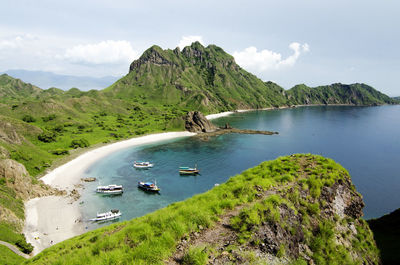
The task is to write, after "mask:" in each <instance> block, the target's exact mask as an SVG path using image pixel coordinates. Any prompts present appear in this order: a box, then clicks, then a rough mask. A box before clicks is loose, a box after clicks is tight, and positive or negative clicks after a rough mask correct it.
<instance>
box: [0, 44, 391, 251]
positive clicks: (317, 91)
mask: <svg viewBox="0 0 400 265" xmlns="http://www.w3.org/2000/svg"><path fill="white" fill-rule="evenodd" d="M331 103H334V104H356V105H379V104H384V103H386V104H392V103H394V101H393V100H392V99H388V98H387V97H386V96H385V95H383V94H381V93H379V92H377V91H376V90H374V89H373V88H371V87H369V86H367V85H364V84H353V85H342V84H334V85H330V86H325V87H317V88H309V87H306V86H304V85H300V86H296V87H294V88H292V89H291V90H288V91H285V90H284V89H282V88H281V87H280V86H279V85H277V84H275V83H272V82H264V81H262V80H260V79H258V78H257V77H256V76H254V75H252V74H251V73H248V72H246V71H245V70H243V69H242V68H241V67H240V66H238V65H237V64H236V63H235V61H234V59H233V57H232V56H231V55H229V54H227V53H225V52H224V51H223V50H222V49H221V48H219V47H217V46H215V45H209V46H207V47H203V46H202V45H201V44H200V43H198V42H197V43H193V44H192V45H191V46H188V47H185V48H184V49H183V50H182V51H180V50H179V48H177V49H174V50H162V49H161V48H160V47H158V46H153V47H151V48H149V49H148V50H147V51H145V52H144V53H143V55H142V56H141V57H140V58H139V59H138V60H135V61H134V62H132V64H131V66H130V71H129V73H128V74H127V75H126V76H124V77H123V78H121V79H120V80H118V81H117V82H115V83H114V84H112V85H111V86H109V87H108V88H106V89H103V90H91V91H81V90H79V89H77V88H71V89H69V90H67V91H64V90H61V89H58V88H50V89H41V88H39V87H36V86H34V85H31V84H29V83H25V82H23V81H22V80H20V79H15V78H12V77H10V76H9V75H7V74H3V75H0V151H1V152H2V153H6V154H7V155H4V156H1V155H0V162H1V163H0V173H1V172H6V171H7V170H9V165H11V166H12V167H13V168H22V167H24V169H21V170H20V171H19V172H23V174H22V175H23V176H24V177H26V179H25V180H24V181H23V182H27V183H29V181H30V180H31V181H32V183H31V184H32V185H34V184H36V182H37V177H38V176H40V174H43V172H45V171H46V170H47V169H49V167H51V165H52V164H53V162H54V161H58V160H60V159H61V158H63V157H66V156H68V155H69V154H70V153H73V152H79V150H81V149H84V148H86V147H88V146H91V145H99V144H104V143H110V142H113V141H118V140H121V139H126V138H132V137H134V136H139V135H143V134H149V133H155V132H165V131H181V130H184V116H185V115H186V114H187V112H189V111H199V110H200V111H203V112H204V113H206V114H209V113H216V112H220V111H227V110H235V109H251V108H265V107H279V106H291V105H297V104H300V105H301V104H331ZM3 151H4V152H3ZM4 160H7V161H8V160H10V161H14V162H15V163H16V164H10V163H11V162H10V161H8V162H7V163H3V162H2V161H4ZM14 162H13V163H14ZM25 169H26V171H24V170H25ZM3 175H4V174H3ZM7 176H8V174H7ZM3 179H4V180H3ZM3 184H7V185H6V187H5V186H4V185H3ZM11 184H13V183H12V180H10V181H8V180H7V179H6V178H5V177H2V175H1V174H0V197H1V198H3V197H4V198H6V197H7V198H6V199H1V198H0V199H1V200H0V210H1V213H2V214H1V215H0V240H3V241H7V242H10V243H13V244H16V242H15V239H16V238H18V240H20V242H22V243H21V245H22V246H24V249H29V247H26V243H23V242H24V239H23V238H21V237H20V236H19V237H18V235H20V232H21V226H20V225H18V224H21V222H22V221H23V220H22V219H23V216H24V215H23V210H24V208H23V203H22V200H23V199H24V198H27V197H23V196H22V195H21V196H20V195H18V194H16V193H15V192H16V189H17V187H15V186H13V185H11ZM1 185H3V186H4V187H3V186H1ZM10 198H17V200H15V201H13V200H11V199H10ZM11 202H12V203H11ZM314 207H315V206H314ZM5 208H7V209H8V210H5V211H3V209H5ZM15 216H16V217H17V218H15ZM10 220H11V221H10ZM4 231H6V232H4ZM3 232H4V233H3ZM135 240H136V239H135ZM96 247H97V246H96ZM0 254H1V253H0Z"/></svg>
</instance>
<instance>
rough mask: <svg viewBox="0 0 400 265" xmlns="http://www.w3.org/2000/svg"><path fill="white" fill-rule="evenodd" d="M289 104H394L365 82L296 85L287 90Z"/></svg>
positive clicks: (393, 101)
mask: <svg viewBox="0 0 400 265" xmlns="http://www.w3.org/2000/svg"><path fill="white" fill-rule="evenodd" d="M287 96H288V102H289V104H291V105H303V104H350V105H381V104H395V103H396V101H395V100H393V99H391V98H390V97H389V96H387V95H385V94H383V93H381V92H379V91H377V90H375V89H374V88H372V87H370V86H368V85H365V84H351V85H343V84H332V85H329V86H319V87H314V88H311V87H308V86H306V85H297V86H294V87H293V88H292V89H290V90H289V91H287Z"/></svg>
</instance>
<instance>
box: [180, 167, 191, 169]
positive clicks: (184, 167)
mask: <svg viewBox="0 0 400 265" xmlns="http://www.w3.org/2000/svg"><path fill="white" fill-rule="evenodd" d="M179 169H190V168H189V167H179Z"/></svg>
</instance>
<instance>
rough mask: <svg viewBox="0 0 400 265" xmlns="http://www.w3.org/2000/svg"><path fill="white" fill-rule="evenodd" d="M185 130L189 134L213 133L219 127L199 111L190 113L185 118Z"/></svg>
mask: <svg viewBox="0 0 400 265" xmlns="http://www.w3.org/2000/svg"><path fill="white" fill-rule="evenodd" d="M185 128H186V130H188V131H189V132H213V131H215V130H216V129H217V127H216V126H215V125H214V124H212V123H211V122H210V121H209V120H207V118H206V117H205V116H204V115H203V114H202V113H201V112H199V111H190V112H188V114H187V115H186V118H185Z"/></svg>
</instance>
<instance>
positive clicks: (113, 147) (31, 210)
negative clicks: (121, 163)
mask: <svg viewBox="0 0 400 265" xmlns="http://www.w3.org/2000/svg"><path fill="white" fill-rule="evenodd" d="M193 135H195V133H190V132H186V131H185V132H167V133H157V134H150V135H146V136H141V137H136V138H131V139H128V140H124V141H121V142H116V143H111V144H108V145H104V146H101V147H99V148H96V149H92V150H88V151H87V152H85V153H83V154H80V155H79V156H78V157H76V158H74V159H72V160H70V161H69V162H67V163H65V164H63V165H61V166H59V167H57V168H55V169H54V170H52V171H50V172H48V173H47V174H45V175H44V176H43V177H42V178H40V180H42V181H43V182H44V183H46V184H48V185H50V186H52V187H54V188H58V189H61V190H66V191H67V192H68V193H69V195H67V196H47V197H40V198H34V199H31V200H29V201H26V202H25V224H24V229H23V233H24V234H25V237H26V240H27V242H28V243H31V244H32V245H33V246H34V250H33V252H32V254H31V255H32V256H34V255H37V254H38V253H40V252H41V251H42V250H44V249H46V248H47V247H50V246H51V245H53V244H56V243H58V242H61V241H64V240H66V239H68V238H71V237H74V236H77V235H80V234H82V233H84V232H86V230H85V226H84V224H83V223H82V215H81V213H80V209H79V202H78V201H76V200H74V199H73V198H72V197H71V196H70V194H71V191H73V190H74V189H78V185H79V184H81V178H82V177H83V174H84V173H85V171H86V169H88V168H89V167H90V166H91V165H92V164H93V163H95V162H96V161H98V160H99V159H102V158H104V157H105V156H107V155H109V154H111V153H113V152H116V151H119V150H122V149H125V148H129V147H133V146H140V145H144V144H150V143H154V142H159V141H164V140H171V139H175V138H179V137H188V136H193Z"/></svg>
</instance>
